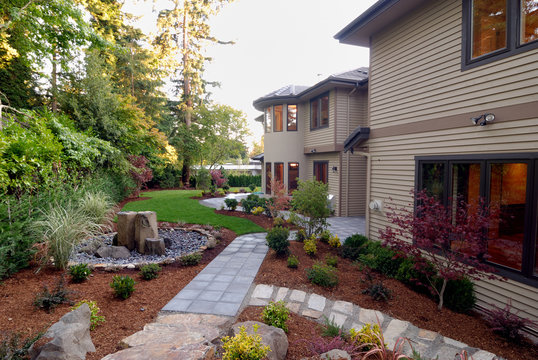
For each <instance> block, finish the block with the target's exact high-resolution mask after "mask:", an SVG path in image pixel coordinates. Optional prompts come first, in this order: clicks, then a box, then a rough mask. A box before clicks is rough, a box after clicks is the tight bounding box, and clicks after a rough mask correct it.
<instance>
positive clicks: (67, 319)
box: [30, 304, 95, 360]
mask: <svg viewBox="0 0 538 360" xmlns="http://www.w3.org/2000/svg"><path fill="white" fill-rule="evenodd" d="M90 315H91V313H90V308H89V307H88V304H82V305H81V306H80V307H79V308H78V309H76V310H73V311H70V312H68V313H67V314H65V315H64V316H62V318H61V319H60V321H58V322H57V323H55V324H53V325H52V326H51V327H50V328H49V329H48V330H47V332H46V333H45V335H43V338H44V339H51V340H50V341H48V342H47V343H45V344H44V345H42V346H36V347H35V348H34V347H33V346H32V348H30V356H31V359H32V360H84V359H86V353H87V352H94V351H95V346H93V343H92V339H91V337H90Z"/></svg>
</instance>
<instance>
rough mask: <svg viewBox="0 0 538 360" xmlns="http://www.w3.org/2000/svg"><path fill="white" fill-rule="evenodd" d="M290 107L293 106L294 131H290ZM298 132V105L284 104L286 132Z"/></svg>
mask: <svg viewBox="0 0 538 360" xmlns="http://www.w3.org/2000/svg"><path fill="white" fill-rule="evenodd" d="M290 106H295V129H292V130H290V118H289V109H290ZM298 130H299V105H298V104H286V131H298Z"/></svg>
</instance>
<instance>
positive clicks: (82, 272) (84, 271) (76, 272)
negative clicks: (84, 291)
mask: <svg viewBox="0 0 538 360" xmlns="http://www.w3.org/2000/svg"><path fill="white" fill-rule="evenodd" d="M91 273H92V271H91V269H90V268H89V267H88V264H77V265H73V266H71V267H70V268H69V275H71V280H73V282H76V283H80V282H83V281H84V280H86V279H88V278H89V277H90V274H91Z"/></svg>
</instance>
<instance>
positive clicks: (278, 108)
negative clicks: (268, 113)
mask: <svg viewBox="0 0 538 360" xmlns="http://www.w3.org/2000/svg"><path fill="white" fill-rule="evenodd" d="M273 110H274V112H273V114H274V118H275V128H274V131H275V132H280V131H282V128H283V125H282V116H283V114H282V111H283V110H282V105H275V106H274V108H273Z"/></svg>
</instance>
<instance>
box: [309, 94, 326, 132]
mask: <svg viewBox="0 0 538 360" xmlns="http://www.w3.org/2000/svg"><path fill="white" fill-rule="evenodd" d="M327 126H329V94H325V95H322V96H320V97H318V98H315V99H314V100H311V101H310V128H311V129H319V128H324V127H327Z"/></svg>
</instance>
